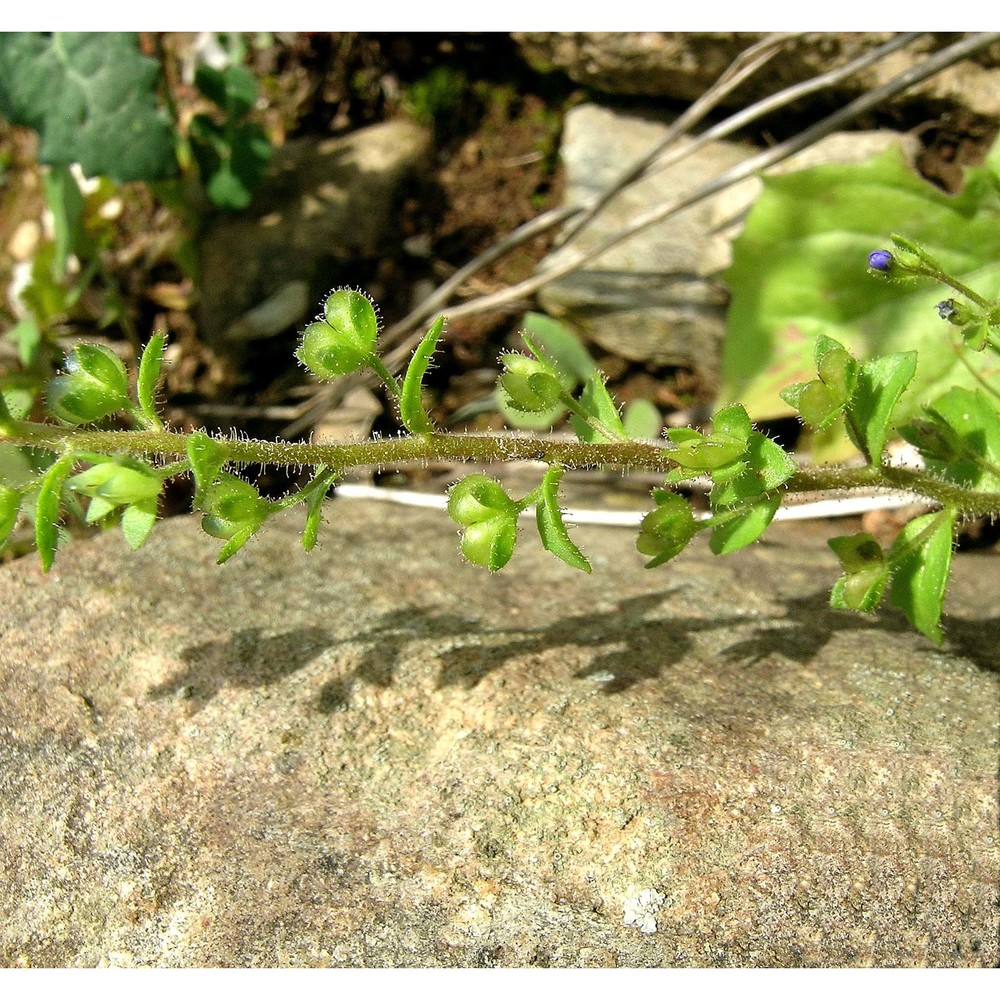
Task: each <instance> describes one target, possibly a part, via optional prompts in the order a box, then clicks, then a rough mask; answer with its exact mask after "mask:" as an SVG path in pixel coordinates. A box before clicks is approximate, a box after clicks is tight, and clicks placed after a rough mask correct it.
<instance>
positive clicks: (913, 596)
mask: <svg viewBox="0 0 1000 1000" xmlns="http://www.w3.org/2000/svg"><path fill="white" fill-rule="evenodd" d="M954 530H955V511H954V510H951V509H950V508H946V509H944V510H941V511H937V512H935V513H933V514H924V515H923V516H922V517H917V518H914V519H913V520H912V521H910V523H909V524H907V525H906V527H905V528H903V530H902V531H901V532H900V533H899V535H898V536H897V538H896V541H895V542H894V543H893V546H892V548H891V549H890V550H889V562H890V565H891V567H892V590H891V593H890V598H889V599H890V601H891V602H892V604H893V605H895V606H896V607H897V608H900V609H901V610H902V611H903V613H904V614H905V615H906V617H907V618H908V619H909V620H910V624H911V625H913V626H914V628H917V629H919V630H920V631H921V632H923V634H924V635H926V636H927V638H928V639H930V640H931V641H932V642H934V643H936V644H937V645H939V646H940V645H941V642H942V640H943V638H944V635H943V633H942V631H941V624H940V622H941V610H942V606H943V604H944V593H945V588H946V587H947V585H948V574H949V573H950V572H951V553H952V538H953V534H954Z"/></svg>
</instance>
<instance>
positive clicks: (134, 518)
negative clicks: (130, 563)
mask: <svg viewBox="0 0 1000 1000" xmlns="http://www.w3.org/2000/svg"><path fill="white" fill-rule="evenodd" d="M88 513H89V512H88ZM155 524H156V497H153V498H152V499H150V500H143V501H141V502H139V503H134V504H130V505H129V506H128V507H126V508H125V510H123V511H122V534H123V535H124V536H125V541H126V542H127V543H128V547H129V548H130V549H138V548H139V547H140V546H142V545H143V544H145V542H146V539H147V538H149V534H150V532H151V531H152V530H153V525H155Z"/></svg>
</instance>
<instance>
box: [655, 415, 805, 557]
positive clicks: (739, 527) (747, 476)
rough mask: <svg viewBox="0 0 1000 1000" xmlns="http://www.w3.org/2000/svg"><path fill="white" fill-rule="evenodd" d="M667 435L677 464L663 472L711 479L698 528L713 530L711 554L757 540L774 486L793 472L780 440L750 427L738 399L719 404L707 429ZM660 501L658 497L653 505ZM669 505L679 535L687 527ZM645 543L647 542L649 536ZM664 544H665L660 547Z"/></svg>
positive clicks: (774, 499)
mask: <svg viewBox="0 0 1000 1000" xmlns="http://www.w3.org/2000/svg"><path fill="white" fill-rule="evenodd" d="M667 436H668V438H669V439H670V440H671V442H673V445H674V447H673V448H671V449H670V450H669V451H668V455H669V456H670V458H671V459H673V461H675V462H676V463H677V466H678V467H677V468H676V469H675V470H673V471H672V472H670V473H669V474H668V475H667V482H668V483H670V482H674V483H679V482H682V481H683V480H685V479H690V478H691V477H692V476H697V475H707V476H708V477H710V478H711V480H712V484H713V485H712V491H711V493H710V494H709V503H710V506H711V508H712V512H713V516H712V518H711V519H710V520H709V521H707V522H705V524H703V525H701V526H700V527H699V528H698V529H697V530H701V528H710V529H711V530H712V536H711V540H710V545H711V548H712V551H713V552H714V553H715V554H716V555H726V554H728V553H730V552H735V551H736V550H737V549H741V548H743V547H744V546H746V545H749V544H750V543H751V542H753V541H756V540H757V539H758V538H759V537H760V536H761V535H762V534H763V533H764V530H765V529H766V528H767V526H768V525H769V524H770V523H771V520H772V519H773V517H774V515H775V512H776V511H777V509H778V507H779V506H780V505H781V495H780V493H778V489H779V488H780V487H781V486H782V485H783V484H784V483H785V482H787V481H788V479H789V478H790V477H791V476H792V474H793V473H794V472H795V462H794V461H793V460H792V458H791V456H790V455H789V454H788V453H787V452H786V451H785V450H784V449H783V448H782V447H781V446H780V445H779V444H777V443H776V442H774V441H772V440H771V439H770V438H769V437H767V436H766V435H764V434H761V433H760V432H759V431H756V430H754V429H753V425H752V424H751V423H750V418H749V416H748V415H747V412H746V410H745V409H744V408H743V407H742V406H741V405H739V404H738V403H736V404H733V405H732V406H726V407H723V408H722V409H721V410H719V412H718V413H717V414H716V415H715V419H714V420H713V422H712V430H711V432H710V433H709V434H705V433H703V432H701V431H697V430H694V429H693V428H690V427H683V428H675V429H673V430H670V431H668V432H667ZM663 502H664V501H658V505H662V503H663ZM670 507H671V508H672V509H674V510H675V511H677V512H678V514H677V518H676V521H672V523H675V524H676V529H675V530H676V531H677V532H679V534H677V535H676V536H671V537H676V538H677V540H680V539H682V538H684V535H685V534H686V533H687V531H688V527H687V523H686V521H685V520H684V518H683V517H682V516H681V515H680V514H679V508H677V507H676V505H675V504H673V503H671V504H670ZM653 513H654V514H656V513H657V512H656V511H654V512H653ZM658 516H660V517H664V518H665V517H666V515H658ZM691 533H692V534H693V531H692V532H691ZM688 537H690V536H688ZM647 544H648V545H649V546H650V547H652V543H651V542H649V543H647ZM684 544H686V540H685V541H684ZM669 548H670V546H669V545H667V546H666V549H665V550H664V551H669ZM681 548H683V545H682V546H681ZM640 551H643V550H641V549H640ZM678 551H680V550H679V549H678ZM646 554H654V553H652V552H650V553H646ZM665 558H670V556H667V557H665ZM663 561H665V559H654V562H653V563H652V564H651V565H658V564H659V562H663Z"/></svg>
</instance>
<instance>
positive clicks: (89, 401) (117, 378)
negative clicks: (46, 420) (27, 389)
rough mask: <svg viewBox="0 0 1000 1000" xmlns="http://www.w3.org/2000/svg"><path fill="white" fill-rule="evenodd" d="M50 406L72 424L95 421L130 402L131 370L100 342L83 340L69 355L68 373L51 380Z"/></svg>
mask: <svg viewBox="0 0 1000 1000" xmlns="http://www.w3.org/2000/svg"><path fill="white" fill-rule="evenodd" d="M45 398H46V402H47V403H48V407H49V410H50V411H51V412H52V414H53V415H54V416H56V417H58V418H59V419H60V420H65V421H66V422H67V423H70V424H92V423H94V422H96V421H98V420H102V419H103V418H104V417H107V416H110V415H111V414H112V413H115V412H117V411H118V410H122V409H125V408H126V407H127V406H128V405H129V396H128V373H127V372H126V371H125V365H124V364H122V361H121V359H120V358H119V357H118V355H117V354H115V353H114V351H112V350H111V349H110V348H108V347H103V346H101V345H100V344H80V345H78V346H77V347H75V348H74V349H73V351H71V352H70V354H68V355H67V356H66V373H65V374H64V375H57V376H56V377H55V378H54V379H51V380H50V381H49V384H48V386H47V387H46V390H45Z"/></svg>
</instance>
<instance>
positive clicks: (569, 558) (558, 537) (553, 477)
mask: <svg viewBox="0 0 1000 1000" xmlns="http://www.w3.org/2000/svg"><path fill="white" fill-rule="evenodd" d="M562 477H563V469H562V466H559V465H550V466H549V468H548V470H547V471H546V473H545V475H544V476H543V477H542V485H541V492H540V495H539V499H538V502H537V504H536V505H535V520H536V522H537V524H538V534H539V537H540V538H541V540H542V546H543V547H544V548H545V549H547V550H548V551H549V552H551V553H552V554H553V555H554V556H558V557H559V558H560V559H561V560H562V561H563V562H564V563H566V564H567V565H569V566H572V567H573V568H574V569H580V570H583V572H584V573H589V572H590V563H589V562H588V561H587V558H586V556H584V554H583V553H582V552H581V551H580V550H579V549H578V548H577V547H576V545H575V544H574V543H573V540H572V539H571V538H570V537H569V532H568V531H567V530H566V523H565V521H564V520H563V514H562V510H561V509H560V507H559V483H560V482H561V481H562Z"/></svg>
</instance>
